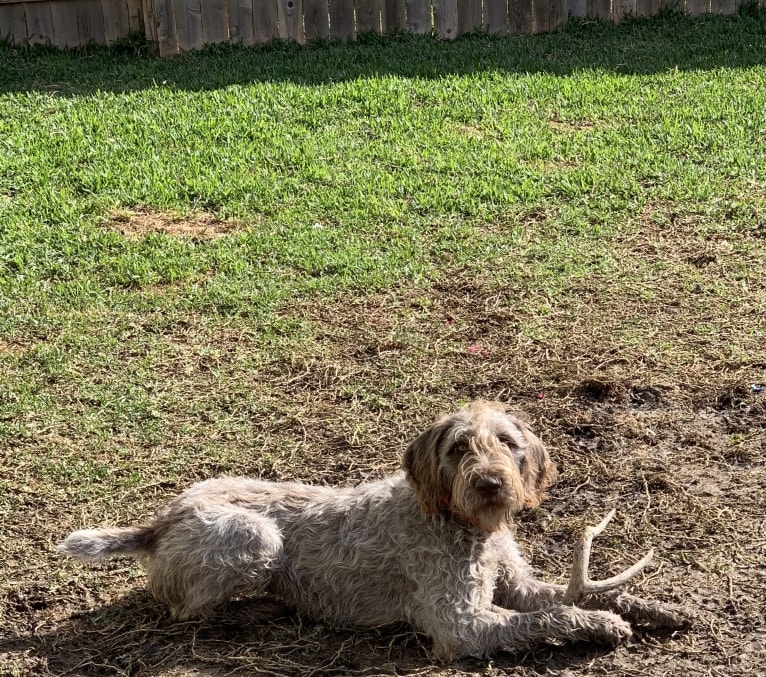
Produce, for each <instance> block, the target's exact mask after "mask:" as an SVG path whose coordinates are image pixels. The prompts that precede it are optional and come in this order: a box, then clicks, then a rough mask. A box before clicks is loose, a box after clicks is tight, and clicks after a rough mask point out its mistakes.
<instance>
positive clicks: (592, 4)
mask: <svg viewBox="0 0 766 677" xmlns="http://www.w3.org/2000/svg"><path fill="white" fill-rule="evenodd" d="M611 5H612V3H611V0H588V11H587V16H588V18H589V19H604V20H605V21H608V20H609V18H610V16H611V14H612V7H611Z"/></svg>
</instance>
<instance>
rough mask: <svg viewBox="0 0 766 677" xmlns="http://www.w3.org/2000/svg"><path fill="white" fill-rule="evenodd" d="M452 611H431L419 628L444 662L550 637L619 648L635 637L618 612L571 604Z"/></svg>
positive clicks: (485, 653)
mask: <svg viewBox="0 0 766 677" xmlns="http://www.w3.org/2000/svg"><path fill="white" fill-rule="evenodd" d="M454 614H455V611H454V609H446V608H445V609H442V610H441V612H440V610H439V609H432V610H431V613H429V614H428V617H426V618H423V619H418V620H420V623H418V625H420V627H421V629H422V630H424V631H425V632H427V633H428V634H429V635H430V636H431V637H432V639H433V640H434V651H435V653H436V654H437V656H438V657H439V658H440V659H442V660H445V661H451V660H454V659H455V658H457V657H459V656H466V655H470V656H487V655H490V654H492V653H493V652H496V651H515V650H519V649H526V648H528V647H529V646H530V645H531V644H533V643H536V642H543V641H546V640H558V641H561V642H575V641H586V642H598V643H600V644H606V645H608V646H616V645H618V644H620V643H621V642H623V641H625V640H626V639H628V638H629V637H630V635H631V628H630V625H629V624H628V622H627V621H624V620H623V619H622V618H620V617H619V616H617V615H616V614H613V613H610V612H608V611H590V610H585V609H579V608H577V607H573V606H561V605H554V606H550V607H548V608H547V609H544V610H541V611H530V612H526V613H516V612H513V611H509V610H507V609H501V608H500V607H492V608H491V609H487V610H482V611H479V612H477V613H473V614H469V615H465V616H461V617H460V618H451V617H450V615H451V616H454Z"/></svg>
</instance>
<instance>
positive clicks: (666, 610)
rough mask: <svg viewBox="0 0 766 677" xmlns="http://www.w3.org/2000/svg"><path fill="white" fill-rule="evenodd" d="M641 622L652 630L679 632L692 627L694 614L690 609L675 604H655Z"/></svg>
mask: <svg viewBox="0 0 766 677" xmlns="http://www.w3.org/2000/svg"><path fill="white" fill-rule="evenodd" d="M642 620H643V621H644V622H645V623H646V625H648V626H650V627H653V628H669V629H673V630H676V629H678V630H680V629H683V628H688V627H690V626H691V625H692V623H693V622H694V614H693V613H692V611H691V610H690V609H686V608H685V607H682V606H678V605H676V604H661V603H657V604H656V605H655V606H654V607H653V608H652V609H651V610H650V612H649V613H647V614H646V617H645V618H643V619H642Z"/></svg>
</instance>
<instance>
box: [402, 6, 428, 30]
mask: <svg viewBox="0 0 766 677" xmlns="http://www.w3.org/2000/svg"><path fill="white" fill-rule="evenodd" d="M405 5H406V7H407V30H408V31H409V32H410V33H415V34H416V35H419V34H423V33H430V32H431V0H406V2H405Z"/></svg>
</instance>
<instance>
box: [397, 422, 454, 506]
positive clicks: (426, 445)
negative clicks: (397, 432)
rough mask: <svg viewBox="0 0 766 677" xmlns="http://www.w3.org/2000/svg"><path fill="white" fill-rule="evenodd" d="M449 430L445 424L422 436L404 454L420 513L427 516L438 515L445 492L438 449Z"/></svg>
mask: <svg viewBox="0 0 766 677" xmlns="http://www.w3.org/2000/svg"><path fill="white" fill-rule="evenodd" d="M448 429H449V423H448V422H447V421H445V420H442V421H439V422H437V423H435V424H434V425H432V426H431V427H430V428H429V429H428V430H426V431H424V432H422V433H420V435H418V436H417V437H416V438H415V439H414V440H413V441H412V442H410V444H409V446H408V447H407V449H406V450H405V452H404V459H403V461H402V467H403V468H404V471H405V472H406V473H407V479H409V481H410V482H412V484H413V485H414V487H415V492H416V494H417V498H418V504H419V505H420V509H421V510H422V511H423V512H424V513H425V514H426V515H434V514H436V513H437V512H438V511H439V502H440V501H441V499H442V498H443V495H444V492H445V491H446V489H445V488H444V487H442V486H440V482H439V447H440V446H441V444H442V442H443V440H444V437H445V435H446V433H447V431H448Z"/></svg>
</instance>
